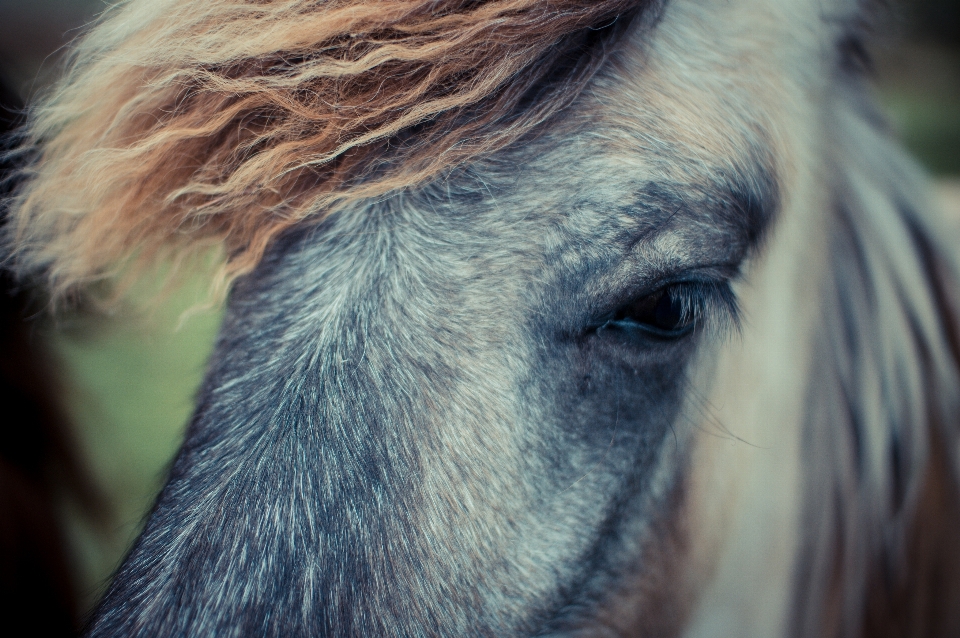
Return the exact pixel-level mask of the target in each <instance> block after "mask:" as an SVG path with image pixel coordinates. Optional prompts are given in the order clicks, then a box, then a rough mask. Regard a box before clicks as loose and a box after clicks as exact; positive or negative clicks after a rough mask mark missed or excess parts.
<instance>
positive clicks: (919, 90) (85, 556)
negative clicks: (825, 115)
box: [0, 0, 960, 605]
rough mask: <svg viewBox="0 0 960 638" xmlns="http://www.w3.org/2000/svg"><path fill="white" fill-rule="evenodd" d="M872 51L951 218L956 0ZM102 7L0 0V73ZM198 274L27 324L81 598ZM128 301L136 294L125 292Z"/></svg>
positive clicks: (180, 357)
mask: <svg viewBox="0 0 960 638" xmlns="http://www.w3.org/2000/svg"><path fill="white" fill-rule="evenodd" d="M891 5H892V6H891V7H890V14H889V16H888V17H887V18H886V19H885V20H884V21H883V23H882V24H881V25H880V27H879V30H880V31H882V32H883V33H884V34H885V35H884V36H882V37H880V38H878V40H877V42H876V44H875V49H874V51H873V52H874V55H875V60H876V75H877V82H878V90H879V93H880V96H881V99H882V100H883V102H884V103H885V104H886V106H887V108H888V110H889V114H890V117H891V121H892V122H893V124H894V126H895V127H896V129H897V130H898V131H899V133H900V134H901V136H902V137H903V140H904V141H905V143H906V144H907V146H908V147H910V149H911V150H912V151H913V152H914V153H915V154H916V155H917V157H919V158H920V160H921V161H922V162H923V163H924V164H925V165H926V166H927V167H928V169H929V170H930V171H931V172H932V173H933V174H934V175H935V176H937V177H938V178H939V179H940V180H941V181H940V185H941V191H942V192H943V193H945V194H950V193H955V195H954V197H956V199H955V200H954V203H953V204H950V203H949V202H948V206H949V205H952V206H957V210H958V215H960V205H957V203H956V202H960V0H913V1H911V2H901V3H899V4H898V3H896V2H892V3H891ZM103 6H104V4H103V2H102V1H101V0H0V77H2V78H3V79H4V80H5V81H6V82H7V83H9V84H10V85H11V86H12V87H13V88H14V89H15V90H17V91H19V93H20V94H21V96H22V97H24V98H25V99H27V98H29V96H30V95H32V94H34V93H35V92H36V91H38V90H39V89H41V88H42V87H43V86H44V84H45V83H46V82H47V81H48V80H49V79H50V78H51V77H52V75H53V74H54V73H55V72H56V70H57V68H58V65H57V59H58V55H59V52H61V51H62V48H63V46H64V45H65V44H66V43H67V42H69V41H70V39H72V38H73V37H75V36H76V35H77V34H78V33H79V30H80V29H81V28H82V26H83V25H84V24H85V23H86V22H87V21H88V20H89V19H90V18H91V16H93V15H94V14H95V13H96V12H97V11H98V10H100V9H102V7H103ZM204 282H205V278H204V276H203V273H198V274H197V275H196V277H195V281H193V282H191V283H189V284H188V285H186V286H184V287H183V289H182V290H179V291H178V292H177V293H176V294H175V295H173V296H172V297H171V298H170V299H169V302H168V303H166V304H164V305H163V306H162V308H160V309H159V310H157V311H155V312H153V313H151V314H149V315H148V316H146V317H145V316H144V315H143V314H142V313H140V312H138V311H137V310H136V303H135V301H134V302H133V303H131V304H130V307H129V309H128V311H126V312H124V311H121V312H119V313H117V314H115V315H113V316H108V317H105V316H102V315H96V316H90V315H81V314H75V315H67V316H61V317H59V318H57V320H56V321H55V323H51V324H49V325H43V324H40V323H38V328H37V329H38V332H39V336H40V337H41V338H43V339H45V340H47V341H48V343H50V344H51V345H52V346H53V348H54V350H55V352H56V354H57V355H58V357H59V361H60V362H61V366H62V375H63V381H64V383H65V387H67V388H68V392H67V396H66V397H65V401H66V404H67V407H68V410H69V412H70V414H71V415H72V417H73V418H74V420H75V424H76V428H77V443H78V445H79V447H80V449H81V452H82V454H83V455H84V456H85V458H86V459H87V461H88V463H89V466H90V468H91V470H92V472H93V474H94V476H95V478H96V480H97V481H98V482H99V484H100V485H101V487H102V488H103V490H104V492H105V494H106V496H107V499H108V501H109V502H110V504H111V506H112V517H111V521H110V523H109V525H108V526H107V529H106V530H94V529H92V528H91V527H90V526H89V525H88V524H86V523H85V522H84V520H83V519H82V517H79V516H77V514H76V512H73V511H72V510H71V508H70V507H69V505H65V506H64V514H63V515H64V517H65V518H66V519H67V520H68V521H70V529H71V530H72V532H71V544H72V551H73V554H74V557H75V561H76V570H77V573H78V574H79V578H80V581H81V584H82V588H83V595H84V604H85V605H90V604H92V603H93V602H94V601H95V600H96V598H97V596H98V595H99V593H100V591H101V590H102V587H103V586H104V585H105V583H106V581H107V579H108V577H109V575H110V573H111V572H112V570H113V569H114V568H115V566H116V565H117V563H118V561H119V560H120V559H121V558H122V556H123V553H124V552H125V551H126V548H127V546H128V544H129V543H130V542H131V540H132V539H133V538H134V537H135V535H136V533H137V531H138V529H139V527H140V524H141V521H142V519H143V516H144V514H145V512H146V511H147V510H148V508H149V507H150V504H151V502H152V499H153V498H154V495H155V494H156V492H157V491H158V490H159V488H160V487H161V485H162V483H163V479H164V474H165V469H166V467H167V464H168V463H169V461H170V459H171V457H172V456H173V454H174V452H175V451H176V448H177V446H178V444H179V441H180V438H181V436H182V432H183V427H184V424H185V423H186V421H187V419H188V417H189V415H190V412H191V405H192V402H193V397H194V393H195V391H196V388H197V386H198V384H199V383H200V380H201V378H202V375H203V371H204V365H205V361H206V359H207V357H208V355H209V353H210V350H211V348H212V343H213V339H214V336H215V333H216V330H217V326H218V325H219V322H220V318H221V315H220V312H219V311H214V310H206V311H199V312H194V313H192V314H191V315H189V316H186V315H184V312H185V311H186V310H187V309H189V308H194V307H195V306H196V305H197V303H198V300H199V299H201V298H202V297H203V294H204V291H205V283H204ZM133 299H134V300H135V299H136V294H134V296H133Z"/></svg>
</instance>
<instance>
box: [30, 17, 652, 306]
mask: <svg viewBox="0 0 960 638" xmlns="http://www.w3.org/2000/svg"><path fill="white" fill-rule="evenodd" d="M646 4H649V3H647V2H642V1H637V0H606V1H605V2H592V1H590V2H585V1H582V0H560V1H558V2H554V1H552V0H551V1H549V2H540V1H533V0H500V1H497V2H481V3H477V2H464V1H443V2H437V1H436V0H397V1H395V2H371V3H355V2H343V1H339V0H334V1H331V0H319V1H318V0H273V1H271V2H257V3H245V2H236V1H234V0H214V1H211V2H163V3H142V2H141V3H136V2H133V3H130V2H128V3H123V4H121V5H118V6H117V7H115V8H114V9H112V10H111V11H110V12H108V17H107V18H105V19H104V20H103V21H102V24H101V25H99V26H98V27H97V28H95V29H94V30H93V31H92V32H91V33H90V34H88V35H87V36H86V37H85V38H83V40H82V41H81V42H80V43H79V44H78V46H77V47H76V50H75V53H74V64H73V65H72V67H71V69H70V71H69V73H68V74H67V75H66V76H65V80H64V81H63V82H62V83H61V84H60V85H59V86H57V87H56V88H55V89H54V90H53V92H52V94H51V96H50V98H49V99H48V100H46V102H45V103H44V104H43V106H42V107H41V108H39V109H37V110H36V111H35V112H34V113H33V116H32V118H31V121H30V125H29V127H28V128H27V130H26V140H25V145H24V148H23V149H22V152H24V153H26V154H34V155H35V156H36V157H35V160H34V161H33V162H32V164H31V167H30V172H31V174H32V176H33V179H32V180H31V181H30V182H29V184H28V185H27V186H26V187H25V188H24V191H23V192H22V193H21V194H20V197H19V198H18V200H17V201H16V203H15V204H14V206H13V214H12V218H13V220H14V221H15V228H14V232H15V233H16V241H15V245H16V247H17V251H18V252H19V253H20V257H21V260H22V261H23V262H24V263H25V264H27V265H29V266H30V267H39V268H43V269H44V270H45V271H46V274H47V276H48V278H49V281H50V283H51V284H52V286H53V288H54V290H55V291H57V292H65V291H67V290H69V289H70V288H71V287H73V286H74V285H76V284H77V283H82V282H89V281H90V280H92V279H96V278H98V277H101V276H102V275H104V273H105V272H107V271H109V270H110V269H111V267H116V265H117V264H118V263H121V262H124V261H130V260H131V259H133V260H134V262H135V263H134V264H133V265H134V267H135V266H137V265H144V264H147V263H151V262H152V261H154V260H155V259H156V258H157V257H159V256H166V255H169V254H170V250H171V249H175V250H176V251H178V252H179V253H180V254H181V255H182V254H184V253H185V252H189V248H191V247H196V246H197V245H200V246H203V245H210V244H211V243H216V244H218V245H222V246H224V247H225V248H226V254H227V255H228V257H227V267H226V271H225V274H226V275H227V278H228V279H232V278H233V277H235V276H236V275H238V274H240V273H243V272H249V271H250V270H251V269H252V268H253V267H254V266H255V265H256V263H257V262H258V261H259V259H260V258H261V256H262V255H263V252H264V250H265V249H266V247H267V245H268V244H269V243H270V242H271V241H272V240H273V239H274V238H275V237H276V236H277V235H278V234H280V233H282V232H283V231H284V230H285V229H287V228H290V227H291V226H293V225H295V224H297V223H300V222H303V221H304V220H305V219H307V218H308V217H316V218H322V217H323V216H325V215H328V214H330V213H331V212H333V211H336V210H338V209H339V208H341V207H342V206H343V205H345V204H347V203H349V202H351V201H357V200H362V199H370V198H376V197H379V196H382V195H384V194H386V193H388V192H391V191H396V190H400V189H403V188H410V187H414V186H416V185H418V184H421V183H423V182H424V181H426V180H427V179H429V178H431V177H435V176H436V175H437V174H438V173H440V172H441V171H443V170H449V169H450V168H451V167H454V166H456V165H458V164H461V163H463V162H465V161H468V160H469V159H470V158H473V157H477V156H479V155H482V154H485V153H489V152H491V151H494V150H496V149H498V148H501V147H503V146H505V145H506V144H509V143H510V142H511V141H514V140H516V139H517V138H519V137H521V136H522V135H523V134H525V133H527V132H529V131H530V130H531V129H532V128H534V127H536V126H537V125H538V124H540V123H542V122H544V121H545V120H547V119H549V117H550V116H551V115H552V114H554V113H556V112H557V111H559V110H561V109H562V108H563V107H564V106H566V105H567V104H568V103H569V102H570V100H571V99H572V98H573V97H575V96H576V94H577V93H578V91H579V89H580V88H582V86H583V85H584V83H585V82H586V81H587V80H588V79H589V78H590V76H591V74H592V73H593V72H594V71H595V70H596V68H597V67H598V66H599V65H600V64H601V63H602V62H603V60H604V58H605V54H604V44H603V41H604V40H609V39H610V36H614V37H615V35H616V33H617V32H620V31H622V30H623V29H624V28H625V27H627V26H628V25H629V23H630V21H631V18H632V16H633V15H635V14H636V13H637V12H638V10H639V9H641V8H643V7H644V6H645V5H646ZM137 270H138V269H137V268H134V272H135V271H137Z"/></svg>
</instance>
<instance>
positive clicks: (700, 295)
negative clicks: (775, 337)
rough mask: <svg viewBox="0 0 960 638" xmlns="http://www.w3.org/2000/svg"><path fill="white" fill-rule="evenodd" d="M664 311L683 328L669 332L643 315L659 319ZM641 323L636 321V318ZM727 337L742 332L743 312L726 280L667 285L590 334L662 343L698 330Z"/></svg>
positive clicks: (598, 323) (612, 314) (603, 319)
mask: <svg viewBox="0 0 960 638" xmlns="http://www.w3.org/2000/svg"><path fill="white" fill-rule="evenodd" d="M664 308H666V312H667V313H672V314H668V320H672V319H674V318H677V319H678V323H680V324H682V327H681V328H679V329H675V330H667V329H663V328H661V327H658V326H656V325H653V323H654V322H651V321H644V320H642V318H643V317H644V316H646V317H650V318H657V317H658V316H659V314H658V313H660V312H661V311H662V310H663V309H664ZM638 315H639V316H640V317H641V320H637V319H636V317H637V316H638ZM704 326H705V327H707V328H708V329H710V330H712V331H714V332H717V333H720V334H724V333H727V332H730V331H733V332H739V330H740V311H739V307H738V305H737V299H736V295H734V293H733V290H732V289H731V287H730V284H729V282H727V281H722V282H719V281H698V280H694V281H677V282H671V283H667V284H664V285H662V286H660V287H659V288H657V289H654V290H652V291H649V292H645V293H643V294H641V295H639V296H637V297H634V298H631V299H629V300H628V301H627V302H625V303H622V304H620V305H619V306H618V307H617V308H615V309H614V310H612V311H609V312H607V313H605V314H604V315H602V316H600V317H598V318H597V320H595V321H593V322H591V324H590V325H589V326H588V330H589V331H590V332H596V333H598V334H599V333H602V332H604V331H605V330H608V329H611V328H613V329H620V330H626V331H630V332H634V331H639V332H641V333H643V334H644V335H645V336H650V337H654V338H659V339H663V340H671V339H679V338H681V337H683V336H685V335H687V334H688V333H690V332H692V331H693V330H694V329H696V328H698V327H704Z"/></svg>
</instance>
